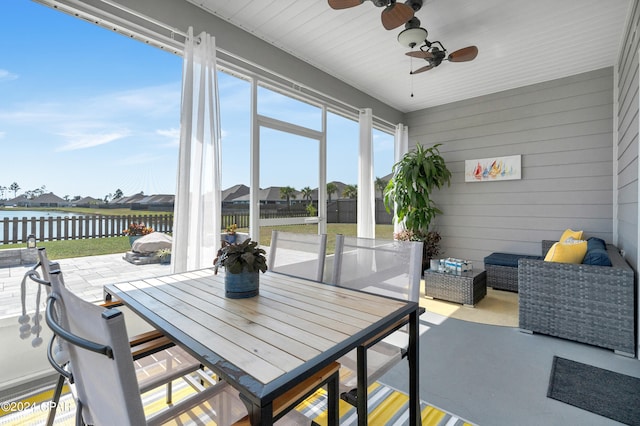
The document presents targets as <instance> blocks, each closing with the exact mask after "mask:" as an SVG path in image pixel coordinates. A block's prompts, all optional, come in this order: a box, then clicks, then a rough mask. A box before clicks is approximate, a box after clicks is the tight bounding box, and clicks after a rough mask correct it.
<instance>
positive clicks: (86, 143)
mask: <svg viewBox="0 0 640 426" xmlns="http://www.w3.org/2000/svg"><path fill="white" fill-rule="evenodd" d="M60 136H62V137H64V138H66V139H67V140H68V142H67V143H66V144H65V145H63V146H61V147H60V148H58V149H57V151H75V150H78V149H86V148H92V147H95V146H99V145H104V144H108V143H111V142H113V141H116V140H118V139H122V138H124V137H126V136H129V132H128V131H126V130H125V131H122V132H114V133H104V134H89V133H67V134H60Z"/></svg>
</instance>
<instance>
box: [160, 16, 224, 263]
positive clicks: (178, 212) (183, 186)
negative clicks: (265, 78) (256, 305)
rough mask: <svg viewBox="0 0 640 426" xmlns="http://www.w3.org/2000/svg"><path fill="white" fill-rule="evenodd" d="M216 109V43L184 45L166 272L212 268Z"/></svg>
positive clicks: (217, 197) (216, 224) (204, 38)
mask: <svg viewBox="0 0 640 426" xmlns="http://www.w3.org/2000/svg"><path fill="white" fill-rule="evenodd" d="M220 164H221V162H220V108H219V101H218V80H217V76H216V44H215V38H214V37H211V36H210V35H208V34H206V33H201V34H200V35H199V36H197V37H194V36H193V28H191V27H190V28H189V31H188V34H187V40H186V41H185V49H184V63H183V75H182V105H181V117H180V152H179V159H178V181H177V186H176V199H175V208H174V219H173V246H172V251H171V269H172V271H173V272H184V271H189V270H193V269H200V268H204V267H207V266H211V265H212V264H213V259H214V257H215V254H216V252H217V249H218V247H219V245H220V228H221V223H222V220H221V217H222V207H221V190H220V185H221V182H220V180H221V173H220Z"/></svg>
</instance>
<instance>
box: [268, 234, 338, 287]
mask: <svg viewBox="0 0 640 426" xmlns="http://www.w3.org/2000/svg"><path fill="white" fill-rule="evenodd" d="M326 251H327V235H326V234H299V233H295V232H287V231H277V230H273V231H271V246H270V247H269V256H268V259H267V267H268V268H269V270H271V271H273V272H278V273H281V274H287V275H292V276H296V277H301V278H307V279H310V280H314V281H322V278H323V275H324V262H325V255H326Z"/></svg>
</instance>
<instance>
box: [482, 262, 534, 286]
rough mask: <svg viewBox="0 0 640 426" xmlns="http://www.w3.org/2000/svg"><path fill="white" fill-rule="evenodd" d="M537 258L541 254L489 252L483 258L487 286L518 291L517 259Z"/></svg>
mask: <svg viewBox="0 0 640 426" xmlns="http://www.w3.org/2000/svg"><path fill="white" fill-rule="evenodd" d="M521 258H525V259H539V260H542V257H541V256H529V255H526V254H512V253H491V254H490V255H489V256H487V257H485V258H484V269H485V270H486V271H487V287H492V288H494V289H497V290H508V291H515V292H516V293H517V292H518V259H521Z"/></svg>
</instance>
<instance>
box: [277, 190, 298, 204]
mask: <svg viewBox="0 0 640 426" xmlns="http://www.w3.org/2000/svg"><path fill="white" fill-rule="evenodd" d="M295 192H296V190H295V188H292V187H290V186H283V187H282V188H280V199H281V200H287V204H288V205H289V206H291V199H292V198H293V199H294V200H295V198H296V194H295Z"/></svg>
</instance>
